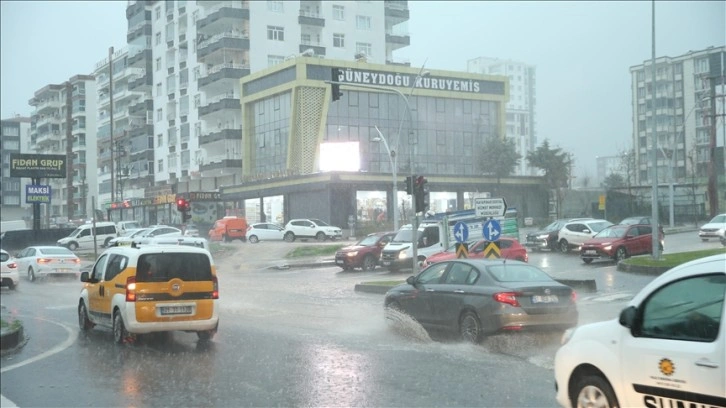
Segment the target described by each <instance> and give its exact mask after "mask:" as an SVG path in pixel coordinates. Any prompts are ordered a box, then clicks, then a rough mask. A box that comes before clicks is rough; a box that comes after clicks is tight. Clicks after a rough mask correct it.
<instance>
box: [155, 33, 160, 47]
mask: <svg viewBox="0 0 726 408" xmlns="http://www.w3.org/2000/svg"><path fill="white" fill-rule="evenodd" d="M154 40H155V42H156V45H159V44H161V32H158V33H156V35H155V36H154Z"/></svg>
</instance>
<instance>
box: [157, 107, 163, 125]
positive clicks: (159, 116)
mask: <svg viewBox="0 0 726 408" xmlns="http://www.w3.org/2000/svg"><path fill="white" fill-rule="evenodd" d="M162 116H163V115H162V113H161V108H159V109H157V110H156V121H157V122H161V119H162Z"/></svg>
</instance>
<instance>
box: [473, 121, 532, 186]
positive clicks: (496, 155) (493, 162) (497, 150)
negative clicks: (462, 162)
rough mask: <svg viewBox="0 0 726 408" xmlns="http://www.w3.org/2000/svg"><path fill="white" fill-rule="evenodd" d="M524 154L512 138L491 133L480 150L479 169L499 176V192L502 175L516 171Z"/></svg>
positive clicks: (484, 172)
mask: <svg viewBox="0 0 726 408" xmlns="http://www.w3.org/2000/svg"><path fill="white" fill-rule="evenodd" d="M521 159H522V156H521V155H520V154H519V153H517V148H516V146H515V145H514V142H513V141H512V139H511V138H507V137H504V138H500V137H498V136H496V135H491V136H489V137H487V138H486V141H485V143H484V146H483V147H482V149H481V150H480V151H479V170H480V171H481V172H482V173H483V174H489V175H493V176H494V177H496V178H497V192H499V184H500V182H501V179H502V177H507V176H509V175H510V174H512V173H513V172H514V169H515V168H516V167H517V165H518V164H519V161H520V160H521Z"/></svg>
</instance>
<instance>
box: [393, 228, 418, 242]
mask: <svg viewBox="0 0 726 408" xmlns="http://www.w3.org/2000/svg"><path fill="white" fill-rule="evenodd" d="M411 231H412V230H411V229H402V230H400V231H398V233H397V234H396V236H395V237H393V240H391V242H412V239H411V237H413V234H412V232H411ZM416 236H417V237H421V231H419V232H418V234H417V235H416Z"/></svg>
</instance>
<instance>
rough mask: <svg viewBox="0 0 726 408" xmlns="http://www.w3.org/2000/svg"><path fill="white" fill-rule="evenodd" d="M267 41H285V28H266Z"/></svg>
mask: <svg viewBox="0 0 726 408" xmlns="http://www.w3.org/2000/svg"><path fill="white" fill-rule="evenodd" d="M267 39H268V40H275V41H285V28H284V27H278V26H267Z"/></svg>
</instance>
